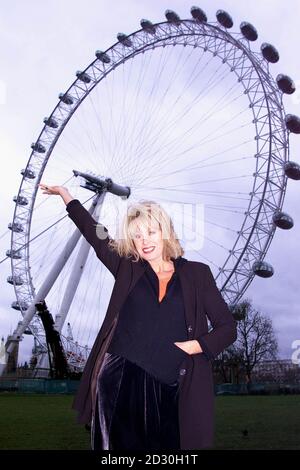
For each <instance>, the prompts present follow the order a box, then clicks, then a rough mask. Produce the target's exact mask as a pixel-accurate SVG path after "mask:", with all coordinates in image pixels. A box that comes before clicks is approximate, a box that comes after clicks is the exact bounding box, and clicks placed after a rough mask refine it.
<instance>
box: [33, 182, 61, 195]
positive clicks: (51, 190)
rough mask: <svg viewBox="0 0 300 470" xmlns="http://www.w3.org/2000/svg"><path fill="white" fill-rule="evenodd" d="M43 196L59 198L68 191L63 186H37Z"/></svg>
mask: <svg viewBox="0 0 300 470" xmlns="http://www.w3.org/2000/svg"><path fill="white" fill-rule="evenodd" d="M39 187H40V189H41V190H42V191H43V194H54V195H58V196H60V195H61V193H62V192H64V191H68V190H67V188H65V187H64V186H47V185H46V184H42V183H40V184H39Z"/></svg>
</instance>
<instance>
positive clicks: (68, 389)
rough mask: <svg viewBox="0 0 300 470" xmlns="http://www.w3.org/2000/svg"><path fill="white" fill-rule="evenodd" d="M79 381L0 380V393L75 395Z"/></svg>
mask: <svg viewBox="0 0 300 470" xmlns="http://www.w3.org/2000/svg"><path fill="white" fill-rule="evenodd" d="M78 386H79V380H70V379H64V380H61V379H60V380H58V379H4V380H0V392H4V391H17V392H22V393H26V392H28V393H75V392H76V390H77V388H78Z"/></svg>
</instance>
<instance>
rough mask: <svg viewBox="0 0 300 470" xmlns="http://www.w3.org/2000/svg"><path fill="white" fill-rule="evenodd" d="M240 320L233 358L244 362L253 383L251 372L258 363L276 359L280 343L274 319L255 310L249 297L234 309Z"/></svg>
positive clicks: (246, 373)
mask: <svg viewBox="0 0 300 470" xmlns="http://www.w3.org/2000/svg"><path fill="white" fill-rule="evenodd" d="M233 315H234V317H235V318H236V319H237V320H238V337H237V340H236V342H235V343H234V345H232V348H231V355H232V356H233V357H232V359H234V358H235V359H238V358H239V362H240V363H242V364H243V367H244V371H245V375H246V381H247V383H249V384H250V383H251V373H252V370H253V368H254V366H255V365H256V364H259V363H260V362H262V361H265V360H276V359H277V355H278V343H277V339H276V336H275V333H274V330H273V325H272V320H271V319H270V318H269V317H267V316H266V315H263V314H262V313H260V312H258V311H257V310H255V309H254V308H253V307H252V305H251V302H250V300H249V299H245V300H244V301H242V302H241V303H239V304H238V305H237V306H236V307H235V308H234V311H233Z"/></svg>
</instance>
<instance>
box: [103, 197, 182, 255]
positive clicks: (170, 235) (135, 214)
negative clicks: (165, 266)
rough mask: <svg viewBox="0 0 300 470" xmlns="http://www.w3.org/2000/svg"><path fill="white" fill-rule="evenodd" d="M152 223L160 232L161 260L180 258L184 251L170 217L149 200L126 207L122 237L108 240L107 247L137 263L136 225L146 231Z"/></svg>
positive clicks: (160, 207)
mask: <svg viewBox="0 0 300 470" xmlns="http://www.w3.org/2000/svg"><path fill="white" fill-rule="evenodd" d="M152 222H154V225H158V226H159V229H160V230H161V231H162V238H163V251H162V257H163V259H164V260H167V261H170V259H171V257H173V258H177V257H178V256H182V255H183V254H184V250H183V248H182V246H181V245H180V243H179V240H178V238H177V236H176V233H175V230H174V225H173V222H172V220H171V218H170V216H169V215H168V213H167V212H166V211H165V209H164V208H163V207H162V206H161V205H160V204H158V203H157V202H155V201H149V200H141V201H139V202H137V203H133V204H131V205H129V206H128V208H127V214H126V215H125V217H124V219H123V222H122V226H121V229H120V231H121V234H122V237H121V238H120V239H118V240H113V239H109V242H108V244H109V246H110V247H111V248H112V249H113V250H115V251H117V253H118V254H119V256H125V257H130V256H133V257H134V261H136V262H137V261H139V260H140V259H141V256H140V254H139V252H138V251H137V249H136V248H135V245H134V241H133V236H134V230H135V227H136V223H138V224H139V225H140V226H142V227H144V228H146V229H148V227H149V225H151V224H152ZM152 226H153V225H152Z"/></svg>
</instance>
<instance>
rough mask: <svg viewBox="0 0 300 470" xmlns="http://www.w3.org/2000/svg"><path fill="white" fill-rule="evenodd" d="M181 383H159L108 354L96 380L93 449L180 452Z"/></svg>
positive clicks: (120, 357)
mask: <svg viewBox="0 0 300 470" xmlns="http://www.w3.org/2000/svg"><path fill="white" fill-rule="evenodd" d="M178 391H179V382H178V381H176V382H174V384H171V385H168V384H165V383H162V382H160V381H158V380H157V379H156V378H155V377H154V376H152V375H150V374H149V373H148V372H146V371H145V370H144V369H143V368H141V367H139V366H138V365H137V364H135V363H133V362H131V361H129V360H127V359H126V358H124V357H122V356H119V355H116V354H112V353H108V352H106V354H105V357H104V360H103V363H102V365H101V368H100V371H99V373H98V377H97V392H96V406H95V413H94V414H93V417H92V426H91V448H92V449H93V450H95V451H96V450H133V451H134V450H142V451H156V450H171V449H172V450H178V449H180V437H179V421H178V396H179V394H178Z"/></svg>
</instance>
